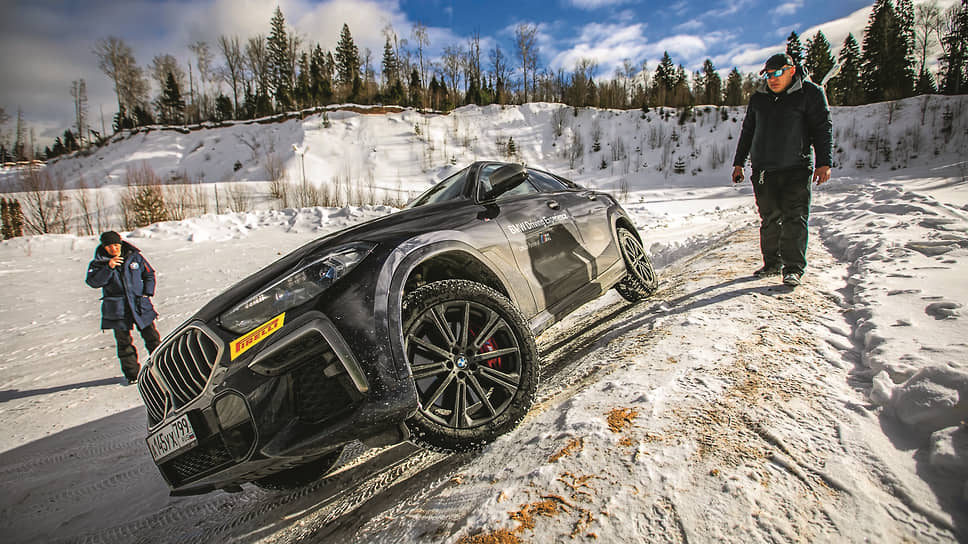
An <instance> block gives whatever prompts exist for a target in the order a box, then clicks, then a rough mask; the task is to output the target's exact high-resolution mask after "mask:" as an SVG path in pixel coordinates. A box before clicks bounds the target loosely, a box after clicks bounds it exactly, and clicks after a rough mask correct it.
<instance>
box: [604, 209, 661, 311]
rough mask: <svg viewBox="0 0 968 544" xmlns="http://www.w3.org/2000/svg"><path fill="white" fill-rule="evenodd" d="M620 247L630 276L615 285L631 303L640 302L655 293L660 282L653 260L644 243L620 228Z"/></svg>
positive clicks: (623, 228)
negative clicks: (643, 245)
mask: <svg viewBox="0 0 968 544" xmlns="http://www.w3.org/2000/svg"><path fill="white" fill-rule="evenodd" d="M618 245H619V249H621V251H622V259H623V260H624V261H625V269H626V270H627V271H628V274H626V275H625V278H624V279H622V281H620V282H619V283H618V284H616V285H615V290H616V291H618V293H619V294H620V295H622V297H624V298H625V300H627V301H629V302H638V301H640V300H642V299H643V298H645V297H647V296H649V295H651V294H652V293H655V290H656V289H658V287H659V280H658V279H657V278H656V276H655V270H654V269H653V268H652V259H651V258H649V254H648V253H646V252H645V248H643V247H642V242H639V239H638V238H636V236H635V234H633V233H632V232H631V231H630V230H628V229H627V228H625V227H619V228H618Z"/></svg>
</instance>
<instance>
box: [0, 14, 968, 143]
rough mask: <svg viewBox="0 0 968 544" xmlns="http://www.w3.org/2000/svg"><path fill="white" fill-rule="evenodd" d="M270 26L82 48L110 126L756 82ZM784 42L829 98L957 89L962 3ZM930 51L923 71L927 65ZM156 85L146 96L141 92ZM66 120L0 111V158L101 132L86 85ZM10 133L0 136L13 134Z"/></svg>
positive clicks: (680, 93) (741, 94)
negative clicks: (141, 47)
mask: <svg viewBox="0 0 968 544" xmlns="http://www.w3.org/2000/svg"><path fill="white" fill-rule="evenodd" d="M268 30H269V32H268V34H259V35H256V36H249V37H245V38H243V37H239V36H235V35H221V36H219V37H218V39H217V41H216V42H215V43H214V44H211V43H207V42H195V43H193V44H191V45H190V46H189V49H190V51H191V53H192V55H193V58H191V59H190V60H189V61H188V62H187V63H184V64H183V63H182V62H180V61H179V60H178V59H176V58H175V57H174V56H173V55H171V54H165V53H161V54H158V55H155V57H154V58H153V59H152V60H151V63H150V64H148V65H147V66H141V65H139V64H138V62H137V60H136V59H135V57H134V54H133V52H132V49H131V47H130V46H129V45H128V44H127V43H125V42H124V40H122V39H121V38H118V37H115V36H108V37H105V38H101V39H99V40H97V42H96V43H95V45H94V48H93V53H94V54H95V55H96V56H97V58H98V66H99V68H100V70H101V71H102V72H103V74H104V76H106V77H108V78H109V79H110V80H111V82H112V84H113V88H114V91H115V96H116V99H117V109H118V113H117V114H116V115H115V117H114V119H113V124H112V127H111V128H112V130H113V131H114V132H116V131H119V130H123V129H130V128H134V127H138V126H145V125H155V124H163V125H180V124H196V123H200V122H222V121H229V120H243V119H253V118H259V117H264V116H267V115H272V114H276V113H280V112H288V111H293V110H301V109H306V108H312V107H319V106H326V105H330V104H338V103H356V104H383V105H399V106H408V107H415V108H420V109H430V110H436V111H448V110H451V109H453V108H456V107H459V106H463V105H468V104H477V105H481V106H485V105H489V104H522V103H526V102H559V103H564V104H567V105H569V106H574V107H588V106H591V107H599V108H613V109H636V108H641V109H642V110H643V111H648V110H649V109H650V108H652V107H662V106H665V107H677V108H681V107H688V106H692V105H697V104H702V105H715V106H720V105H726V106H739V105H742V104H745V103H746V102H747V101H748V99H749V96H750V95H751V94H752V93H753V92H754V91H755V89H756V86H757V85H758V83H759V79H758V76H757V75H755V74H752V73H747V74H741V73H740V71H739V70H738V69H737V68H735V67H734V68H733V69H732V70H730V71H729V72H728V74H727V76H726V78H725V81H724V80H723V78H722V77H721V76H720V74H719V71H718V70H717V68H716V66H714V64H713V62H712V60H710V59H706V60H705V61H704V62H703V64H702V67H701V69H700V70H697V71H694V72H692V73H690V72H689V71H687V70H686V69H685V68H684V67H683V65H682V64H678V65H676V63H675V62H674V60H673V59H672V57H671V56H670V55H669V53H668V52H666V53H665V54H664V55H663V56H662V60H661V61H660V62H659V64H658V65H657V66H655V67H654V69H653V68H651V67H649V66H647V65H646V63H645V62H641V63H638V64H637V63H636V62H635V61H633V60H632V59H625V60H624V62H623V65H622V67H621V68H619V69H617V70H616V71H615V72H614V73H613V74H611V76H610V77H601V76H598V77H596V74H597V73H598V65H597V63H596V62H595V61H594V60H592V59H581V60H579V61H578V62H577V63H576V64H575V66H574V67H572V69H571V70H570V71H567V70H564V69H557V70H553V69H551V68H550V67H547V66H541V65H540V64H539V56H540V55H539V53H540V51H539V47H538V40H537V32H538V29H537V27H536V26H534V25H531V24H520V25H518V26H517V28H516V29H515V32H514V43H513V47H512V49H511V50H505V49H504V48H502V46H501V44H496V45H494V47H493V49H491V50H489V51H482V50H481V39H480V36H479V35H478V34H474V35H472V36H471V37H470V38H469V39H468V40H467V42H466V43H464V44H459V43H458V44H449V45H445V46H444V47H443V48H442V50H443V53H442V54H441V55H440V56H439V57H438V58H430V57H429V56H428V55H427V51H428V49H429V47H430V45H431V43H430V38H429V33H428V29H427V28H426V27H425V26H424V25H422V24H420V23H416V24H414V25H413V26H412V28H411V29H410V31H409V33H408V34H407V35H406V36H402V35H401V34H399V33H398V32H397V31H396V29H394V28H393V27H392V26H389V25H388V26H386V27H385V28H384V29H383V34H384V36H385V45H384V47H383V51H382V55H381V56H380V57H379V59H377V58H376V57H375V54H374V52H372V51H371V50H369V49H368V48H364V49H363V50H362V51H361V50H360V48H359V47H358V46H357V45H356V42H355V41H354V39H353V35H352V33H351V30H350V28H349V26H348V25H346V24H345V23H344V24H343V26H342V30H341V32H340V38H339V41H338V43H337V45H336V48H335V49H334V50H332V51H330V50H325V49H323V48H322V47H321V46H320V45H319V43H315V42H312V41H311V39H310V38H308V37H304V36H300V35H298V34H297V33H296V32H295V31H294V30H293V29H292V28H290V27H289V26H288V25H287V24H286V20H285V16H284V15H283V12H282V10H281V9H280V8H278V7H277V8H276V10H275V13H274V15H273V17H272V19H271V20H270V21H269V26H268ZM786 52H787V53H788V54H789V55H790V56H791V57H792V58H793V59H795V61H796V62H798V63H801V64H802V65H803V67H804V69H805V71H806V72H807V74H808V75H809V76H810V78H811V79H812V80H814V81H816V82H820V81H821V80H822V79H823V77H824V76H825V75H826V74H827V73H828V72H829V71H830V69H831V68H832V67H833V66H834V65H835V64H839V65H840V72H839V74H838V75H837V76H835V77H834V78H832V79H831V80H830V82H829V83H828V85H827V94H828V98H829V100H830V102H831V104H833V105H847V106H850V105H859V104H865V103H871V102H880V101H885V100H896V99H900V98H905V97H908V96H913V95H916V94H931V93H939V92H940V93H944V94H963V93H965V92H968V67H966V59H965V57H966V52H968V0H961V2H960V3H959V4H955V5H953V6H951V7H950V8H948V9H946V10H942V9H940V8H939V7H938V5H937V3H936V2H934V1H931V2H925V3H922V4H919V5H917V6H914V5H913V2H912V1H911V0H893V1H892V0H877V1H876V2H875V3H874V6H873V9H872V12H871V15H870V18H869V20H868V24H867V26H866V28H865V30H864V35H863V36H862V41H861V42H858V41H857V39H856V38H855V37H854V36H853V35H852V34H848V35H847V37H846V39H845V40H844V42H843V43H842V44H841V47H840V49H839V52H838V53H837V55H836V56H835V55H834V53H833V50H832V46H831V44H830V43H829V42H828V41H827V38H826V37H825V36H824V34H823V32H820V31H818V32H817V33H816V34H814V35H813V36H810V37H808V39H807V40H806V43H805V44H804V43H803V42H802V41H801V37H800V36H799V35H798V34H797V33H796V32H792V33H791V34H790V36H789V37H788V38H787V45H786ZM932 60H936V61H937V64H936V66H937V71H936V72H935V73H932V70H931V61H932ZM153 93H154V94H153ZM70 96H71V98H72V99H73V103H74V111H75V119H73V120H72V125H71V126H70V128H68V129H66V130H65V131H64V133H63V135H62V136H58V137H57V138H56V139H55V141H54V143H53V145H52V146H48V147H47V148H45V149H44V150H43V151H40V150H37V149H34V146H33V137H32V135H29V134H28V132H29V131H28V128H27V123H26V122H25V120H24V118H23V112H22V111H20V110H18V114H17V120H16V129H15V131H14V134H13V137H12V138H11V137H9V136H4V135H5V132H4V131H2V128H3V127H4V126H5V124H6V123H7V122H9V121H10V119H9V116H8V115H7V114H6V113H5V112H4V111H3V109H2V108H0V161H2V162H8V161H21V160H29V159H33V158H41V157H42V158H52V157H55V156H58V155H61V154H64V153H69V152H72V151H75V150H77V149H79V148H81V147H85V146H87V145H90V144H92V143H93V144H96V143H99V142H100V141H103V139H104V137H105V135H102V134H100V133H99V132H97V131H96V130H94V129H93V128H92V127H91V126H90V125H89V123H88V111H87V92H86V81H85V80H84V79H80V80H76V81H73V82H72V83H71V86H70ZM11 140H12V141H11Z"/></svg>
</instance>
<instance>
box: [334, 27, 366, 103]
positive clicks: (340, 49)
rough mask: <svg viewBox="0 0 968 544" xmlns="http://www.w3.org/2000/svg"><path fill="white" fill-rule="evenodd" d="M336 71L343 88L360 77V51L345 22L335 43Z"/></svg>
mask: <svg viewBox="0 0 968 544" xmlns="http://www.w3.org/2000/svg"><path fill="white" fill-rule="evenodd" d="M336 73H337V76H338V79H339V83H340V85H342V86H343V88H344V90H345V89H348V88H349V87H350V86H351V85H354V84H355V81H356V80H357V79H359V77H360V51H359V49H357V47H356V43H354V42H353V35H352V34H350V27H349V26H348V25H347V24H346V23H343V30H341V31H340V33H339V43H337V44H336ZM344 92H345V91H344ZM353 94H356V93H353Z"/></svg>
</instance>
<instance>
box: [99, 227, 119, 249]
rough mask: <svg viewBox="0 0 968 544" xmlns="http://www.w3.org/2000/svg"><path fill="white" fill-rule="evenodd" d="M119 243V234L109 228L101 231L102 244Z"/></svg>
mask: <svg viewBox="0 0 968 544" xmlns="http://www.w3.org/2000/svg"><path fill="white" fill-rule="evenodd" d="M120 243H121V235H120V234H118V233H116V232H114V231H113V230H109V231H107V232H102V233H101V245H102V246H109V245H111V244H120Z"/></svg>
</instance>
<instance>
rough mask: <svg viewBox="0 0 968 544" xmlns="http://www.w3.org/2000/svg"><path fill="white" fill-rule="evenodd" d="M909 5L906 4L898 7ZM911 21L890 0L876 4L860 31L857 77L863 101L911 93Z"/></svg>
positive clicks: (912, 50) (912, 62) (912, 77)
mask: <svg viewBox="0 0 968 544" xmlns="http://www.w3.org/2000/svg"><path fill="white" fill-rule="evenodd" d="M905 3H906V4H907V5H910V0H901V4H902V5H904V4H905ZM913 25H914V18H913V16H911V17H908V15H907V12H906V11H905V9H904V8H903V7H902V9H900V10H897V9H895V7H894V5H893V4H892V3H891V1H890V0H876V1H875V2H874V8H873V11H871V16H870V20H869V22H868V25H867V28H866V29H865V30H864V52H863V55H862V59H863V64H862V66H861V73H862V76H863V84H864V89H865V91H866V94H867V100H868V101H871V102H878V101H882V100H896V99H898V98H904V97H907V96H911V94H912V93H913V91H914V70H913V65H914V40H913V36H914V27H913Z"/></svg>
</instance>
